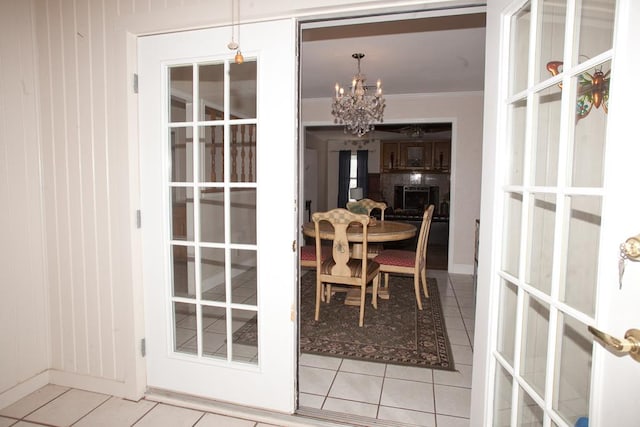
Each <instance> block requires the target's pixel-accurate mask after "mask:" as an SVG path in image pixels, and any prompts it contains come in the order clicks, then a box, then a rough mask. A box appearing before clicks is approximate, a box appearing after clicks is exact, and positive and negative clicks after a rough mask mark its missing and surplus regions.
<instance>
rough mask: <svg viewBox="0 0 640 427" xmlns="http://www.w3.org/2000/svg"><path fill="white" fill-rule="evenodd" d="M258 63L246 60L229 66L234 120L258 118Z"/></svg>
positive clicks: (230, 101) (231, 106)
mask: <svg viewBox="0 0 640 427" xmlns="http://www.w3.org/2000/svg"><path fill="white" fill-rule="evenodd" d="M257 71H258V69H257V63H256V61H255V59H254V60H246V58H245V61H244V62H243V63H242V64H230V66H229V105H230V108H231V111H232V112H233V114H232V116H233V117H232V118H236V119H255V118H256V99H257V98H256V88H257V84H256V83H257Z"/></svg>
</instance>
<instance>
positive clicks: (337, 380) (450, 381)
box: [299, 270, 474, 427]
mask: <svg viewBox="0 0 640 427" xmlns="http://www.w3.org/2000/svg"><path fill="white" fill-rule="evenodd" d="M428 275H429V277H435V278H436V279H437V280H438V287H439V291H440V297H441V299H442V309H443V311H444V315H445V323H446V327H447V333H448V335H449V339H450V341H451V347H452V350H453V358H454V363H455V367H456V371H455V372H451V371H443V370H437V369H426V368H416V367H405V366H398V365H387V364H381V363H372V362H360V361H354V360H349V359H339V358H331V357H323V356H315V355H309V354H303V355H302V356H301V358H300V377H299V378H300V383H299V386H300V400H299V403H300V408H301V412H302V413H306V410H307V409H311V410H316V411H315V413H322V412H321V411H331V412H339V413H347V414H355V415H360V416H365V417H369V418H376V419H378V420H386V421H390V422H394V421H395V422H398V423H399V424H398V425H416V426H437V427H453V426H455V427H458V426H468V425H469V404H470V400H471V373H472V359H473V331H474V323H473V322H474V297H473V278H472V276H467V275H456V274H452V275H448V274H447V273H446V272H445V271H437V270H430V271H429V274H428ZM447 279H449V280H447ZM317 410H320V412H318V411H317ZM309 413H314V411H309Z"/></svg>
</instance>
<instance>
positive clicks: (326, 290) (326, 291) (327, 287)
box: [324, 283, 331, 304]
mask: <svg viewBox="0 0 640 427" xmlns="http://www.w3.org/2000/svg"><path fill="white" fill-rule="evenodd" d="M324 294H325V298H324V299H325V301H327V304H329V303H330V302H331V283H327V284H326V285H324Z"/></svg>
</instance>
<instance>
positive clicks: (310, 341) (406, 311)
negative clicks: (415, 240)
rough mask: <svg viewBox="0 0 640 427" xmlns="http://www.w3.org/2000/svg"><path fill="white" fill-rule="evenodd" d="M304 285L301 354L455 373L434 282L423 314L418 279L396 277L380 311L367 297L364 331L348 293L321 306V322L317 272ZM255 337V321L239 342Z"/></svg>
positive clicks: (242, 330) (245, 328)
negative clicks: (316, 316)
mask: <svg viewBox="0 0 640 427" xmlns="http://www.w3.org/2000/svg"><path fill="white" fill-rule="evenodd" d="M301 282H302V283H301V295H300V300H301V304H302V305H301V308H300V311H301V324H300V350H301V352H302V353H312V354H320V355H325V356H334V357H342V358H347V359H359V360H367V361H372V362H381V363H390V364H396V365H411V366H420V367H426V368H434V369H445V370H454V363H453V355H452V352H451V345H450V343H449V339H448V337H447V332H446V328H445V324H444V316H443V314H442V307H441V305H440V297H439V294H438V286H437V283H436V280H435V279H433V278H429V279H428V289H429V298H425V297H424V296H422V305H423V310H418V307H417V305H416V301H415V296H414V291H413V279H412V278H411V277H401V276H391V277H390V279H389V282H390V283H389V287H390V288H391V292H390V293H391V295H390V297H389V299H388V300H383V299H378V309H377V310H376V309H374V308H373V306H372V305H371V295H367V299H366V307H365V319H364V326H363V327H362V328H360V327H359V326H358V315H359V307H358V306H348V305H344V304H343V302H344V298H345V293H344V292H338V293H336V294H335V296H334V297H332V298H331V303H329V304H327V303H322V305H321V306H320V320H319V321H317V322H316V321H315V320H314V319H313V316H314V310H315V272H314V271H309V272H307V273H305V274H304V276H303V277H302V280H301ZM255 332H256V327H255V322H253V324H251V322H250V323H248V324H247V325H245V326H243V327H241V328H240V329H239V330H238V331H237V332H236V334H235V336H234V341H236V342H238V343H242V342H248V341H253V342H255V338H256V334H255Z"/></svg>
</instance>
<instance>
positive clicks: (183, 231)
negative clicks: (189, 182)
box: [171, 187, 193, 241]
mask: <svg viewBox="0 0 640 427" xmlns="http://www.w3.org/2000/svg"><path fill="white" fill-rule="evenodd" d="M171 229H172V232H171V238H172V239H173V240H190V241H193V189H192V188H191V187H171Z"/></svg>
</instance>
